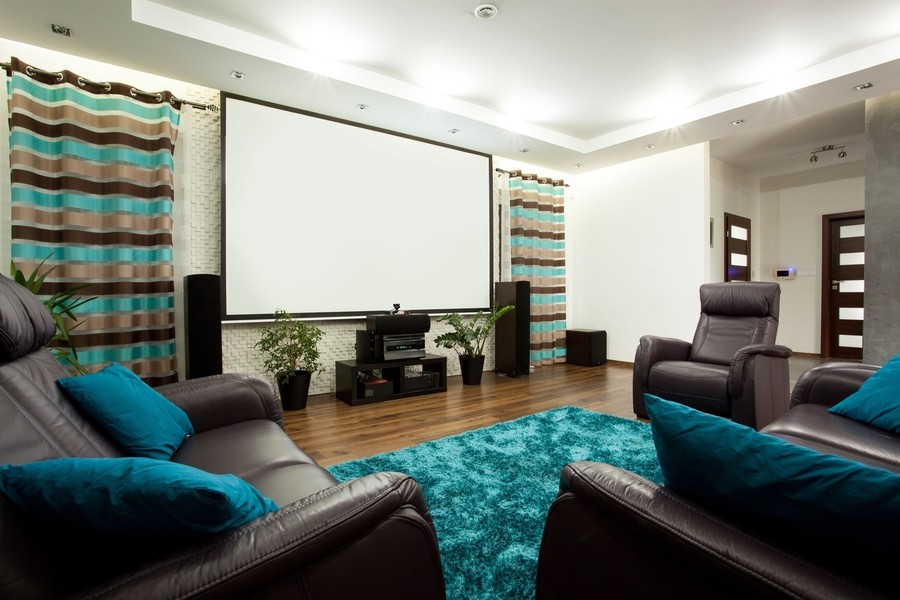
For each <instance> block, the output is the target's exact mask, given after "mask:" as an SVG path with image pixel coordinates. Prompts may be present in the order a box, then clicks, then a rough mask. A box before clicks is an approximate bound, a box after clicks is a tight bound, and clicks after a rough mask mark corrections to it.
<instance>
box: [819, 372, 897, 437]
mask: <svg viewBox="0 0 900 600" xmlns="http://www.w3.org/2000/svg"><path fill="white" fill-rule="evenodd" d="M828 411H829V412H832V413H835V414H838V415H842V416H845V417H847V418H848V419H853V420H854V421H861V422H863V423H868V424H869V425H873V426H875V427H878V428H880V429H886V430H887V431H893V432H894V433H900V354H898V355H896V356H894V358H892V359H891V360H889V361H887V362H886V363H885V364H884V366H883V367H881V368H880V369H878V371H876V372H875V373H874V374H873V375H872V376H871V377H869V378H868V379H867V380H866V381H865V383H863V384H862V385H861V386H860V387H859V389H858V390H856V391H855V392H854V393H853V394H851V395H850V396H847V397H846V398H844V399H843V400H842V401H840V402H839V403H837V404H835V405H834V406H832V407H831V408H829V409H828Z"/></svg>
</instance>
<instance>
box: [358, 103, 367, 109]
mask: <svg viewBox="0 0 900 600" xmlns="http://www.w3.org/2000/svg"><path fill="white" fill-rule="evenodd" d="M356 108H358V109H359V110H366V109H367V108H369V105H368V104H362V103H360V104H357V105H356Z"/></svg>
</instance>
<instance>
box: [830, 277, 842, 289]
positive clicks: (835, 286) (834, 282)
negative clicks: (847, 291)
mask: <svg viewBox="0 0 900 600" xmlns="http://www.w3.org/2000/svg"><path fill="white" fill-rule="evenodd" d="M840 285H841V282H840V280H839V279H832V280H831V289H833V290H837V289H838V288H839V287H840Z"/></svg>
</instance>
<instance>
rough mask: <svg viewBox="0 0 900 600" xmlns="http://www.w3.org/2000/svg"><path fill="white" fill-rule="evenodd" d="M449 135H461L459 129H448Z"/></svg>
mask: <svg viewBox="0 0 900 600" xmlns="http://www.w3.org/2000/svg"><path fill="white" fill-rule="evenodd" d="M447 133H449V134H451V135H456V134H457V133H459V129H457V128H456V127H454V128H453V129H448V130H447Z"/></svg>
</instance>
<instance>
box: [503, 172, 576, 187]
mask: <svg viewBox="0 0 900 600" xmlns="http://www.w3.org/2000/svg"><path fill="white" fill-rule="evenodd" d="M494 170H495V171H496V172H498V173H506V174H507V175H512V174H514V173H519V176H520V177H522V179H525V180H527V181H530V180H531V179H533V178H534V179H537V181H538V183H552V184H557V183H562V184H563V186H564V187H569V184H568V183H565V182H564V181H563V180H562V179H553V178H551V177H539V176H537V175H528V174H526V173H522V172H521V171H507V170H506V169H501V168H500V167H495V168H494Z"/></svg>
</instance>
